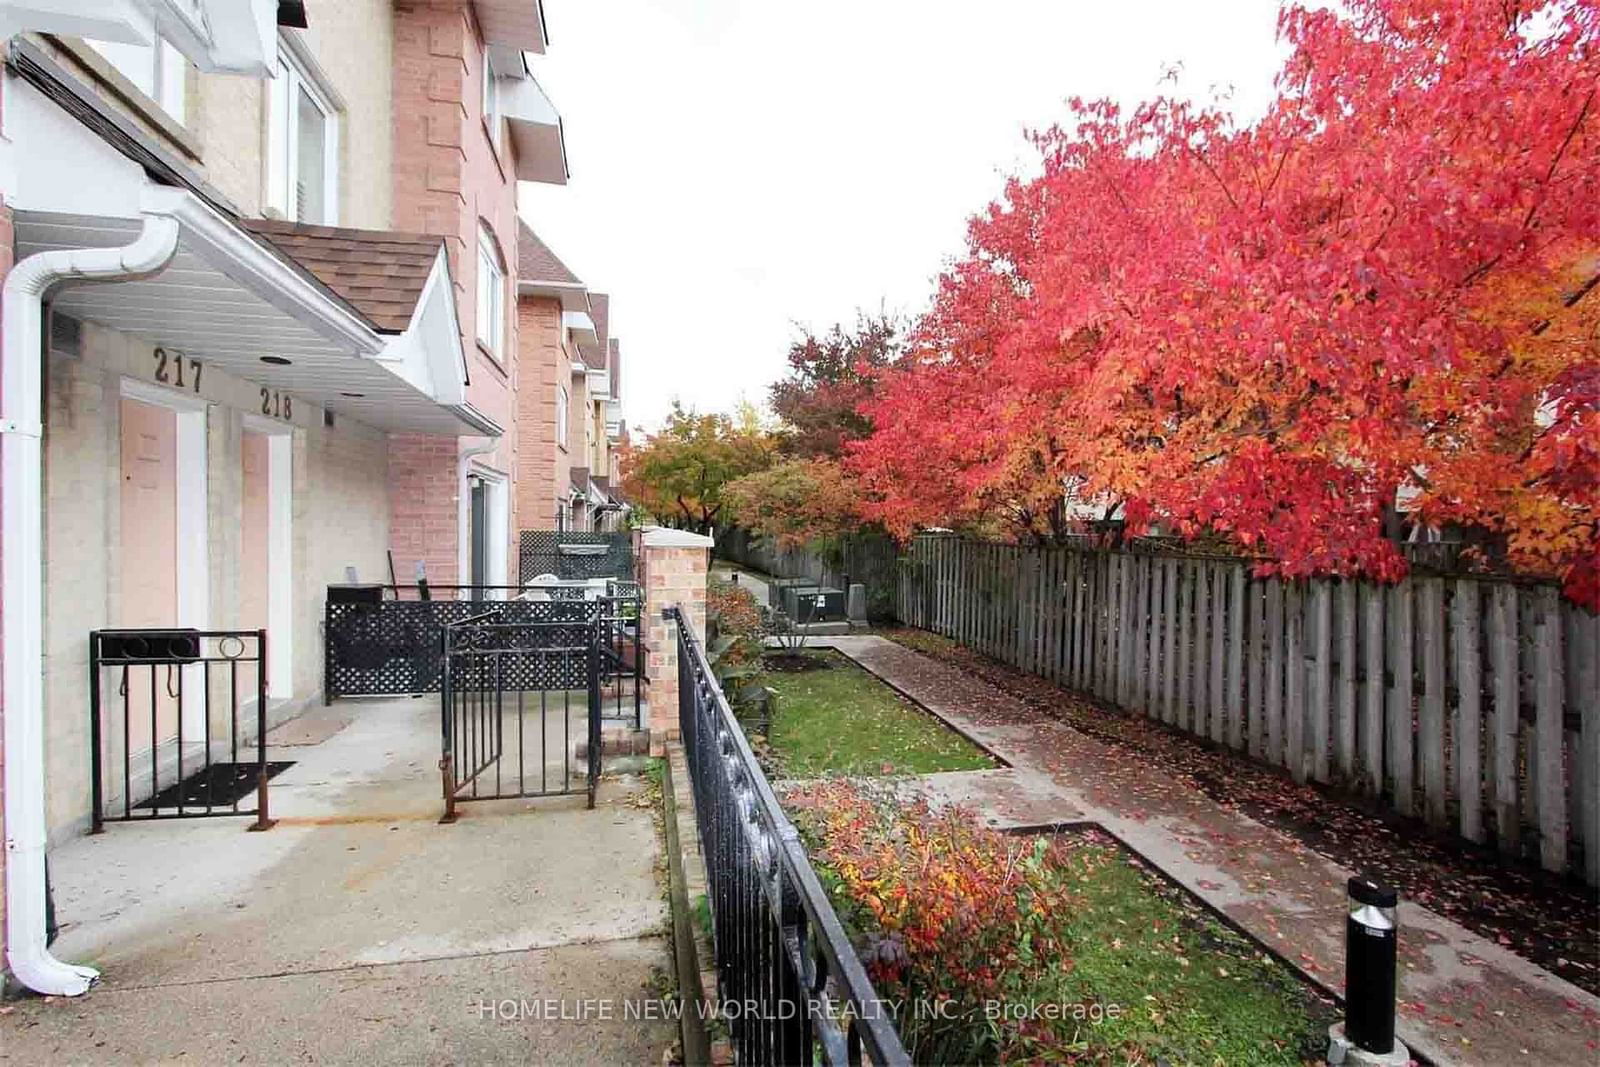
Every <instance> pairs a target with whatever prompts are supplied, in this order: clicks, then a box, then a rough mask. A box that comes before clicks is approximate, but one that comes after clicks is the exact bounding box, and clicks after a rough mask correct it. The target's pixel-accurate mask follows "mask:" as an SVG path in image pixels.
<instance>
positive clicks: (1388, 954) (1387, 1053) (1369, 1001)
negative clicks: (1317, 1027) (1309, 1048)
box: [1328, 878, 1411, 1067]
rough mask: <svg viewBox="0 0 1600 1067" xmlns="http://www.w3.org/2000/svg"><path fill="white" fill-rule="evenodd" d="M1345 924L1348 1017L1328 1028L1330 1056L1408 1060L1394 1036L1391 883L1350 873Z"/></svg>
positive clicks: (1395, 929) (1362, 1063) (1345, 1060)
mask: <svg viewBox="0 0 1600 1067" xmlns="http://www.w3.org/2000/svg"><path fill="white" fill-rule="evenodd" d="M1347 892H1348V894H1349V897H1348V900H1347V901H1346V909H1345V925H1344V1022H1343V1023H1341V1024H1338V1025H1335V1026H1334V1027H1333V1028H1332V1029H1331V1030H1329V1031H1328V1062H1329V1063H1332V1064H1352V1065H1357V1067H1368V1065H1371V1067H1379V1065H1384V1067H1387V1065H1391V1064H1392V1065H1395V1067H1403V1065H1404V1064H1406V1063H1409V1062H1410V1060H1411V1054H1410V1053H1409V1052H1408V1051H1407V1050H1406V1047H1405V1046H1404V1045H1402V1044H1401V1043H1400V1042H1398V1041H1396V1040H1395V1038H1394V1002H1395V987H1394V983H1395V955H1396V950H1397V948H1398V947H1399V926H1398V923H1397V922H1396V910H1397V909H1398V907H1399V903H1400V896H1399V894H1398V893H1396V892H1395V891H1394V890H1393V889H1390V888H1389V887H1388V886H1385V885H1379V884H1378V883H1377V882H1373V881H1370V880H1368V879H1366V878H1351V879H1350V883H1349V886H1348V889H1347Z"/></svg>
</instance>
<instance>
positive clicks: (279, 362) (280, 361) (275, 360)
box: [261, 356, 291, 367]
mask: <svg viewBox="0 0 1600 1067" xmlns="http://www.w3.org/2000/svg"><path fill="white" fill-rule="evenodd" d="M261 362H263V363H270V364H272V365H273V366H274V367H287V366H288V365H289V363H290V362H291V361H290V360H287V359H284V358H283V357H282V356H262V357H261Z"/></svg>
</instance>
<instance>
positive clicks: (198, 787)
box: [134, 760, 294, 808]
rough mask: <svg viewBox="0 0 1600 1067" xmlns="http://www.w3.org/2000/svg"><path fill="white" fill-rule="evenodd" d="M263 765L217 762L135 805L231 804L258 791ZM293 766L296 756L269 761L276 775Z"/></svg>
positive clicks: (269, 774)
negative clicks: (257, 776)
mask: <svg viewBox="0 0 1600 1067" xmlns="http://www.w3.org/2000/svg"><path fill="white" fill-rule="evenodd" d="M260 766H261V765H260V764H259V763H213V764H212V765H211V766H210V767H202V768H201V769H200V770H198V771H195V772H194V773H193V774H191V775H189V777H187V778H185V779H184V780H183V781H181V782H178V783H177V784H176V785H169V786H167V788H165V789H163V790H162V791H161V792H159V793H157V794H156V795H155V796H153V797H151V798H150V799H149V800H146V801H144V802H143V803H140V804H136V805H134V806H135V807H139V808H176V807H177V806H178V805H179V804H182V805H183V806H184V807H186V808H204V807H208V806H209V807H213V808H223V807H231V806H232V805H233V803H234V802H235V801H238V800H243V799H244V798H245V797H247V796H249V795H250V794H251V793H253V792H254V791H255V788H256V771H257V770H258V769H259V768H260ZM293 766H294V761H293V760H281V761H276V762H272V763H268V764H267V777H268V778H276V777H277V776H278V775H280V774H282V773H283V772H284V771H286V770H288V769H289V768H290V767H293Z"/></svg>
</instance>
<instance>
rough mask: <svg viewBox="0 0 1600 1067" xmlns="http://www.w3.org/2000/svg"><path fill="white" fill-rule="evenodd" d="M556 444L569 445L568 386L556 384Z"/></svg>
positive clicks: (563, 446) (564, 446)
mask: <svg viewBox="0 0 1600 1067" xmlns="http://www.w3.org/2000/svg"><path fill="white" fill-rule="evenodd" d="M556 444H558V445H560V446H561V447H562V448H566V447H567V388H566V386H564V385H558V386H556Z"/></svg>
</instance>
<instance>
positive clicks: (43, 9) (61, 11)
mask: <svg viewBox="0 0 1600 1067" xmlns="http://www.w3.org/2000/svg"><path fill="white" fill-rule="evenodd" d="M153 29H154V28H153V27H152V26H151V24H150V16H149V14H148V12H146V10H145V9H144V5H142V4H137V3H135V2H134V0H0V37H13V36H15V35H16V34H19V33H58V34H63V35H66V36H71V37H92V38H94V39H95V40H97V41H114V42H116V43H118V44H143V45H148V44H153V43H155V35H154V33H153Z"/></svg>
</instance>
